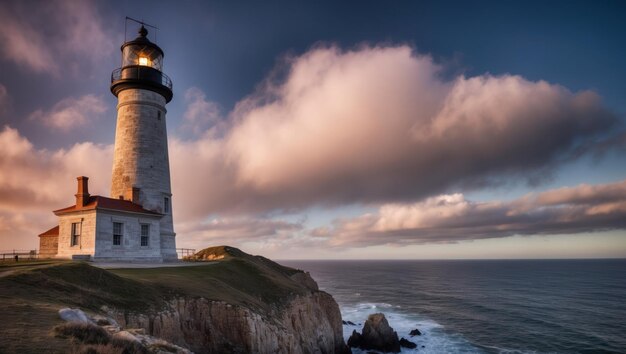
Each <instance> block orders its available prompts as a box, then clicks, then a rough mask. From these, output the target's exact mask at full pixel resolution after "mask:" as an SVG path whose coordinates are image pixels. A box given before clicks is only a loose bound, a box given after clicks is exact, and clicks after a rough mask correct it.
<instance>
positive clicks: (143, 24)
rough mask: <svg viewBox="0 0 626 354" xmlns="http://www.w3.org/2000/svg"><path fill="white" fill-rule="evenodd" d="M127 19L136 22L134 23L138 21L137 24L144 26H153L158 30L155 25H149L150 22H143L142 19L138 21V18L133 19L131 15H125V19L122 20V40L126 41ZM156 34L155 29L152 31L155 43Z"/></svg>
mask: <svg viewBox="0 0 626 354" xmlns="http://www.w3.org/2000/svg"><path fill="white" fill-rule="evenodd" d="M128 20H131V21H133V22H136V23H138V24H140V25H142V26H144V27H150V28H154V29H155V30H158V29H159V28H158V27H156V26H153V25H150V24H147V23H145V22H144V21H143V20H141V21H139V20H136V19H134V18H132V17H128V16H126V20H125V21H124V42H126V32H127V27H128ZM156 35H157V32H156V31H155V32H154V42H155V43H156V41H157V37H156Z"/></svg>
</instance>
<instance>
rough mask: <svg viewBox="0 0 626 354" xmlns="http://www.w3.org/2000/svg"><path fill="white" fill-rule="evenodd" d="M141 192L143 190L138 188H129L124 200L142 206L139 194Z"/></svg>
mask: <svg viewBox="0 0 626 354" xmlns="http://www.w3.org/2000/svg"><path fill="white" fill-rule="evenodd" d="M140 191H141V189H140V188H138V187H132V188H128V189H127V190H126V195H125V196H124V199H125V200H130V201H131V202H133V203H135V204H139V205H141V203H139V192H140Z"/></svg>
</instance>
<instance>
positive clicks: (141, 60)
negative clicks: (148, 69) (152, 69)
mask: <svg viewBox="0 0 626 354" xmlns="http://www.w3.org/2000/svg"><path fill="white" fill-rule="evenodd" d="M149 63H150V62H149V61H148V58H144V57H139V65H143V66H148V65H150V64H149Z"/></svg>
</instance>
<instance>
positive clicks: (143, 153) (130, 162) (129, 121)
mask: <svg viewBox="0 0 626 354" xmlns="http://www.w3.org/2000/svg"><path fill="white" fill-rule="evenodd" d="M165 103H166V102H165V98H164V97H163V96H161V95H159V94H158V93H156V92H152V91H149V90H143V89H127V90H124V91H122V92H120V93H119V95H118V106H117V109H118V113H117V125H116V129H115V150H114V157H113V176H112V183H111V197H112V198H119V196H124V197H125V199H129V198H128V194H127V193H128V191H129V189H131V188H132V187H138V188H140V192H139V202H140V204H141V205H142V206H143V207H144V208H145V209H148V210H152V211H156V212H158V213H164V209H165V205H164V204H165V198H168V199H169V211H168V212H167V213H165V214H166V215H165V216H163V218H161V222H160V226H159V229H160V232H161V235H162V237H164V239H163V240H161V246H162V249H161V252H162V254H163V256H164V257H165V258H175V257H176V242H175V235H176V234H175V233H174V226H173V217H172V208H171V206H172V194H171V185H170V169H169V155H168V146H167V128H166V120H165V113H166V109H165Z"/></svg>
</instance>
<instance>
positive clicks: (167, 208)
mask: <svg viewBox="0 0 626 354" xmlns="http://www.w3.org/2000/svg"><path fill="white" fill-rule="evenodd" d="M163 212H164V213H165V214H167V213H169V212H170V198H168V197H165V198H163Z"/></svg>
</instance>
